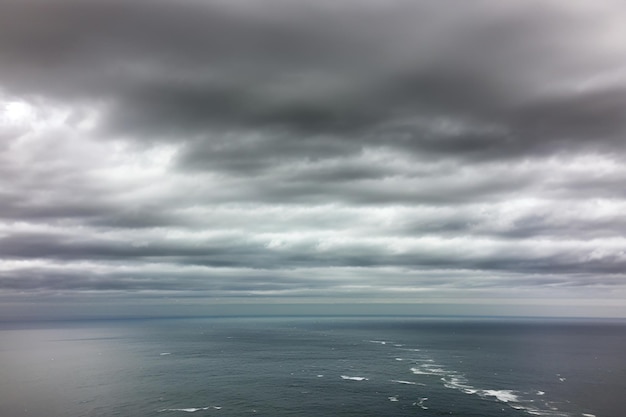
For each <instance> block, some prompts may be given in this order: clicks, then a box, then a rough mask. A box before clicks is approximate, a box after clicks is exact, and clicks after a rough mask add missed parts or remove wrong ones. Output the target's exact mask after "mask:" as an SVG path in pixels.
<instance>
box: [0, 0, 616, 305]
mask: <svg viewBox="0 0 626 417" xmlns="http://www.w3.org/2000/svg"><path fill="white" fill-rule="evenodd" d="M625 16H626V6H624V5H623V4H622V3H621V2H618V1H609V0H605V1H597V2H593V4H590V3H589V2H586V1H582V0H580V1H578V0H577V1H557V0H554V1H548V2H545V1H530V2H528V1H517V0H511V1H505V2H501V1H494V0H472V1H469V2H464V3H463V4H462V5H452V4H448V3H446V2H438V1H434V0H420V1H404V0H395V1H391V2H377V1H369V0H343V1H340V2H326V1H322V2H316V3H315V4H304V3H302V2H296V1H288V0H262V1H254V2H252V1H247V0H235V1H228V2H226V1H219V0H184V1H182V2H181V1H176V2H174V1H168V0H157V1H145V0H131V1H117V0H114V1H109V0H107V1H104V0H93V1H81V0H46V1H43V0H41V1H40V0H25V1H24V0H20V1H17V0H9V1H4V2H3V3H2V5H0V296H1V297H3V298H4V299H6V300H15V299H19V298H20V297H21V298H23V299H24V300H30V301H33V300H35V301H37V302H42V300H45V301H46V302H52V303H54V302H55V301H54V300H55V299H58V300H67V299H73V300H87V299H109V300H119V299H124V300H127V301H125V302H126V303H132V302H133V301H132V300H135V301H137V300H141V299H161V298H162V297H170V298H171V297H175V298H176V299H177V300H178V299H180V300H186V299H187V300H189V299H202V300H204V302H206V303H214V302H232V303H238V302H243V303H245V302H248V301H246V300H256V301H255V302H261V303H269V304H272V303H286V302H293V303H299V302H302V303H306V302H313V301H315V302H321V303H346V302H358V303H367V302H382V303H409V304H410V303H420V302H437V300H442V301H441V302H442V303H444V302H445V303H451V304H454V303H465V302H472V301H471V300H480V302H481V303H485V302H486V303H497V302H501V303H502V304H507V303H509V302H510V301H511V300H513V299H515V300H518V299H521V300H522V301H521V302H523V303H527V304H528V305H529V306H531V307H529V309H532V308H534V307H532V306H535V305H537V304H542V303H548V302H554V303H565V304H568V305H569V306H570V310H569V312H570V313H572V314H577V310H576V309H577V306H582V305H584V306H587V307H586V308H587V309H586V310H585V311H584V312H583V311H582V310H581V314H592V309H593V308H594V306H596V307H599V305H600V304H604V305H606V304H607V303H608V304H609V305H614V306H616V308H617V310H615V311H617V313H615V311H614V312H612V314H613V313H615V314H622V315H626V310H624V306H623V304H624V303H623V300H624V296H625V295H626V281H625V278H626V276H625V274H624V272H623V271H626V252H625V251H626V220H625V218H624V215H623V213H624V212H626V210H625V209H626V199H625V197H626V193H625V190H626V189H625V188H624V186H623V184H624V183H625V182H626V169H625V168H624V167H623V164H622V163H621V161H622V160H623V158H624V157H625V156H626V147H625V145H626V141H625V139H624V138H625V133H626V58H625V57H626V43H624V42H623V39H624V38H626V33H625V29H624V28H626V17H625ZM55 297H57V298H55ZM168 299H169V298H168ZM50 300H52V301H50ZM224 300H226V301H224ZM229 300H230V301H229ZM468 300H469V301H468ZM546 300H551V301H546ZM564 300H565V301H564ZM59 302H61V301H59ZM137 302H139V301H137ZM476 302H479V301H476ZM516 302H517V301H516ZM183 303H184V301H183ZM620 308H621V309H620ZM529 311H530V310H529ZM503 313H506V309H504V310H503Z"/></svg>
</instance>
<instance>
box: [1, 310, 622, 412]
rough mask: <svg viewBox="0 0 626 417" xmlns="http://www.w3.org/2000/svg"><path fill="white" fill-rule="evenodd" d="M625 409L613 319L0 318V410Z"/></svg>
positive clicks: (619, 329)
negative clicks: (32, 320)
mask: <svg viewBox="0 0 626 417" xmlns="http://www.w3.org/2000/svg"><path fill="white" fill-rule="evenodd" d="M186 415H190V416H194V417H195V416H224V417H226V416H311V417H313V416H315V417H319V416H355V417H357V416H359V417H365V416H467V417H470V416H476V417H489V416H510V417H513V416H529V415H532V416H563V417H569V416H580V417H590V416H596V417H623V416H626V322H624V321H603V320H587V321H583V320H555V319H544V320H540V319H532V320H531V319H528V320H526V319H433V318H389V317H381V318H202V319H151V320H116V321H83V322H50V323H5V324H1V325H0V416H3V417H20V416H46V417H72V416H129V417H130V416H132V417H143V416H153V417H170V416H171V417H176V416H186Z"/></svg>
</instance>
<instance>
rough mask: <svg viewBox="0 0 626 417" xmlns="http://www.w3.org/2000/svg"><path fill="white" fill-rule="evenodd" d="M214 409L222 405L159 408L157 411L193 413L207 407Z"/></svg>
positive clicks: (207, 408) (204, 409)
mask: <svg viewBox="0 0 626 417" xmlns="http://www.w3.org/2000/svg"><path fill="white" fill-rule="evenodd" d="M211 408H213V409H215V410H220V409H221V408H222V407H216V406H207V407H197V408H193V407H192V408H164V409H162V410H159V413H163V412H166V411H184V412H185V413H195V412H196V411H206V410H209V409H211Z"/></svg>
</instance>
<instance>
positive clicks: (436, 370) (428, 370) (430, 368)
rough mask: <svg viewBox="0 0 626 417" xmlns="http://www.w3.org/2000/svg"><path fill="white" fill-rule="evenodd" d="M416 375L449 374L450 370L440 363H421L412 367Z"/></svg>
mask: <svg viewBox="0 0 626 417" xmlns="http://www.w3.org/2000/svg"><path fill="white" fill-rule="evenodd" d="M410 369H411V372H413V373H414V374H415V375H447V374H448V372H447V371H446V370H445V369H443V368H441V367H439V366H438V365H421V366H418V367H413V368H410Z"/></svg>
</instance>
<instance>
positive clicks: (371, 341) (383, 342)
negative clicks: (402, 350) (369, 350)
mask: <svg viewBox="0 0 626 417" xmlns="http://www.w3.org/2000/svg"><path fill="white" fill-rule="evenodd" d="M368 342H370V343H378V344H379V345H386V344H387V343H389V342H387V341H384V340H368Z"/></svg>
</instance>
